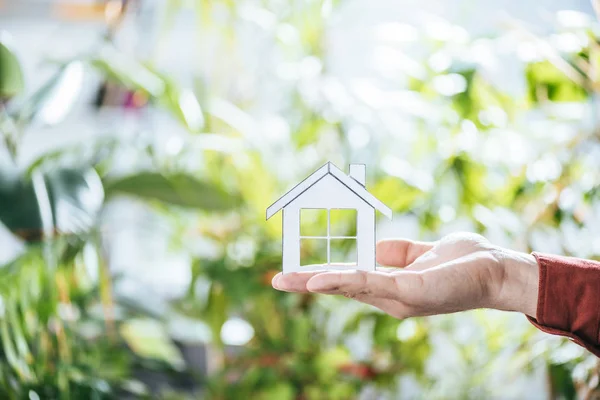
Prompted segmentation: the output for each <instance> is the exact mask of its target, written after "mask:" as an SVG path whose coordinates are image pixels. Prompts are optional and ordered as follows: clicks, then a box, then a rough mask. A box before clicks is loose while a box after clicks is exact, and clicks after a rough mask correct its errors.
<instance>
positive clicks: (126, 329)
mask: <svg viewBox="0 0 600 400" xmlns="http://www.w3.org/2000/svg"><path fill="white" fill-rule="evenodd" d="M120 332H121V335H122V336H123V338H124V339H125V341H126V342H127V344H128V345H129V347H130V348H131V350H132V351H133V352H134V353H136V354H137V355H138V356H140V357H143V358H149V359H155V360H161V361H165V362H167V363H169V364H170V365H172V366H173V367H174V368H177V369H179V368H183V367H184V365H185V361H184V360H183V358H182V356H181V353H180V352H179V350H178V349H177V347H176V346H175V345H174V344H173V342H172V341H171V339H170V338H169V335H168V333H167V331H166V330H165V328H164V326H163V325H161V324H160V323H159V322H157V321H154V320H151V319H132V320H129V321H127V322H125V323H124V324H123V325H121V328H120Z"/></svg>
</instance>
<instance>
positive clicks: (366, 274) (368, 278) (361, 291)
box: [306, 270, 398, 299]
mask: <svg viewBox="0 0 600 400" xmlns="http://www.w3.org/2000/svg"><path fill="white" fill-rule="evenodd" d="M306 289H307V290H308V291H309V292H314V293H325V294H341V295H344V296H346V297H350V298H355V297H357V296H372V297H378V298H384V299H395V298H396V296H397V293H398V286H397V284H396V279H395V277H394V276H392V275H390V274H388V273H383V272H374V271H356V270H350V271H331V272H324V273H321V274H318V275H315V276H313V277H311V278H310V279H309V280H308V282H306Z"/></svg>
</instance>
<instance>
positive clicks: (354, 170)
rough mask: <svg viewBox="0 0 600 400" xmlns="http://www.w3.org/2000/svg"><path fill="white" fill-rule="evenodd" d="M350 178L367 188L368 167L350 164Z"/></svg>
mask: <svg viewBox="0 0 600 400" xmlns="http://www.w3.org/2000/svg"><path fill="white" fill-rule="evenodd" d="M349 175H350V178H352V179H354V180H355V181H356V182H358V183H360V184H361V185H363V186H365V182H366V179H367V166H366V165H365V164H350V174H349Z"/></svg>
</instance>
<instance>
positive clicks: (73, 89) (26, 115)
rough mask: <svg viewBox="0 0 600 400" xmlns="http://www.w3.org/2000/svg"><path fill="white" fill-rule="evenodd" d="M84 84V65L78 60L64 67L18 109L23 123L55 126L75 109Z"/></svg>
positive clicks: (17, 115)
mask: <svg viewBox="0 0 600 400" xmlns="http://www.w3.org/2000/svg"><path fill="white" fill-rule="evenodd" d="M82 86H83V64H82V63H81V62H79V61H73V62H70V63H68V64H66V65H64V66H62V67H61V68H60V69H59V70H58V71H57V72H56V73H55V74H54V75H52V77H50V79H48V80H47V81H46V83H44V85H42V86H41V87H40V88H39V89H38V90H36V91H35V92H34V93H33V94H32V95H31V96H30V97H29V98H27V99H26V100H25V102H24V104H23V105H22V106H21V107H20V108H19V110H18V111H17V112H16V115H15V119H16V120H18V121H20V122H21V123H25V124H28V123H31V122H35V121H37V122H39V123H41V124H44V125H55V124H57V123H59V122H61V121H62V120H63V119H64V118H65V117H66V116H67V114H68V113H69V111H70V110H71V109H72V108H73V105H74V104H75V102H76V101H77V99H78V98H79V93H80V91H81V89H82Z"/></svg>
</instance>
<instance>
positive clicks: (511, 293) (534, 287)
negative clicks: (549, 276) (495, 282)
mask: <svg viewBox="0 0 600 400" xmlns="http://www.w3.org/2000/svg"><path fill="white" fill-rule="evenodd" d="M502 253H503V256H502V263H501V265H502V268H503V274H502V279H501V282H500V283H499V289H498V291H497V302H496V304H495V307H494V308H497V309H499V310H505V311H518V312H521V313H523V314H526V315H528V316H530V317H533V318H536V314H537V303H538V289H539V265H538V263H537V260H536V258H535V257H534V256H533V255H531V254H527V253H520V252H516V251H512V250H505V249H503V250H502Z"/></svg>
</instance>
